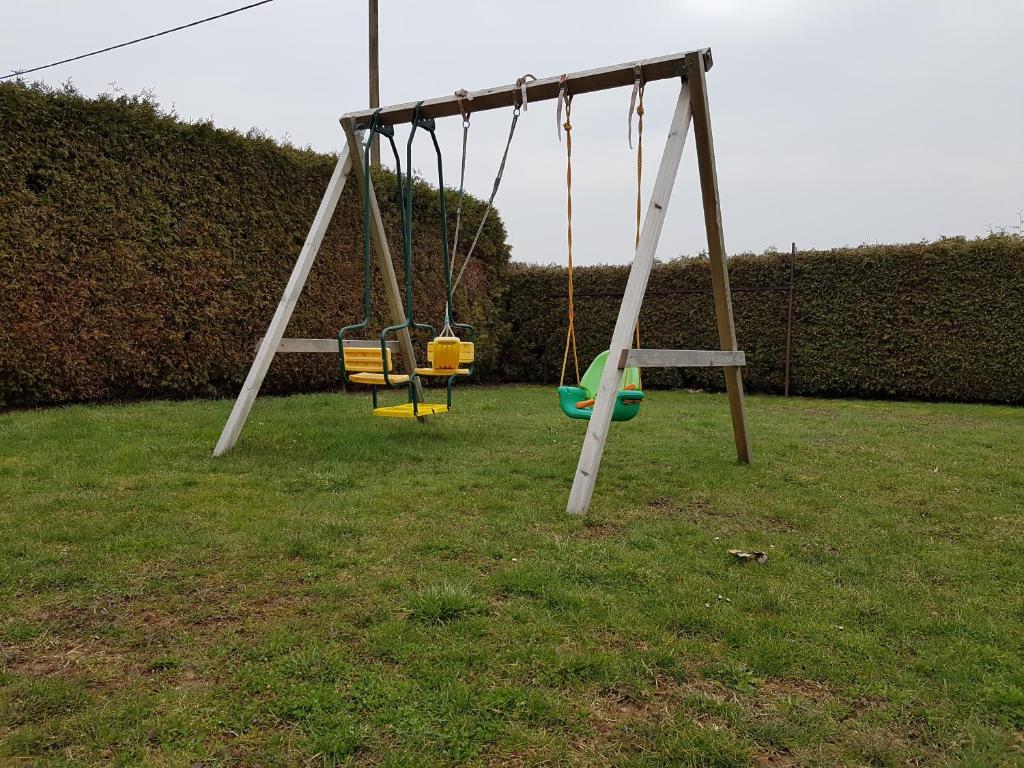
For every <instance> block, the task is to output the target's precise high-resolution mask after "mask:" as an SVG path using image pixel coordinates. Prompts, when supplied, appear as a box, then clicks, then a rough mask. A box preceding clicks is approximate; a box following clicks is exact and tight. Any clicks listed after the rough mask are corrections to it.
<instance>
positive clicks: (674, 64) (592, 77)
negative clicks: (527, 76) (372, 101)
mask: <svg viewBox="0 0 1024 768" xmlns="http://www.w3.org/2000/svg"><path fill="white" fill-rule="evenodd" d="M691 53H697V54H701V55H703V56H704V68H705V69H711V49H710V48H701V49H699V50H697V51H691ZM686 56H687V54H686V53H675V54H672V55H670V56H659V57H658V58H655V59H642V60H640V61H631V62H629V63H627V64H619V65H617V66H614V67H602V68H601V69H589V70H586V71H585V72H573V73H571V74H567V75H566V82H567V83H568V89H569V93H570V94H572V95H576V94H580V93H590V92H592V91H604V90H607V89H609V88H619V87H622V86H625V85H632V84H633V81H634V77H635V76H634V68H635V67H636V65H638V64H639V65H640V68H641V71H642V73H643V78H644V82H647V83H650V82H652V81H654V80H668V79H670V78H673V77H684V76H685V74H686V64H685V57H686ZM560 81H561V76H555V77H547V78H544V79H541V80H533V81H531V82H529V83H527V85H526V101H527V104H530V103H532V102H535V101H547V100H550V99H555V98H558V87H559V83H560ZM520 93H521V89H520V88H518V87H517V86H515V85H502V86H498V87H497V88H487V89H485V90H482V91H472V92H470V96H472V99H469V98H466V99H465V100H464V102H463V103H464V104H465V105H466V107H467V108H468V109H469V110H470V111H471V112H484V111H486V110H489V109H501V108H502V107H511V106H513V105H514V104H515V103H516V99H518V98H519V94H520ZM415 108H416V103H415V102H410V103H408V104H397V105H394V106H390V107H384V108H383V109H381V112H380V117H381V122H382V123H384V124H385V125H399V124H401V123H409V122H412V114H413V110H414V109H415ZM375 111H376V110H373V109H363V110H359V111H358V112H348V113H347V114H345V115H342V117H341V119H342V120H343V121H347V122H350V123H351V124H352V125H353V127H354V128H355V129H356V130H359V129H365V128H366V127H368V126H369V122H370V119H371V118H372V117H373V113H374V112H375ZM422 114H423V116H424V117H451V116H453V115H458V114H461V113H460V111H459V99H458V97H456V96H454V95H452V96H439V97H438V98H435V99H427V100H426V101H424V102H423V107H422Z"/></svg>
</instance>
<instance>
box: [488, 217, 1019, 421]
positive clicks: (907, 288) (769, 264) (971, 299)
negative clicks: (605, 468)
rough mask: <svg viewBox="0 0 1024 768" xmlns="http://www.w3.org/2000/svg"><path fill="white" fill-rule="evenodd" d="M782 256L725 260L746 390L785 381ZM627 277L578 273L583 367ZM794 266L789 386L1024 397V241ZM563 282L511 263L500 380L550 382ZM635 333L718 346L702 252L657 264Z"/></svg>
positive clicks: (675, 376) (652, 375) (803, 259)
mask: <svg viewBox="0 0 1024 768" xmlns="http://www.w3.org/2000/svg"><path fill="white" fill-rule="evenodd" d="M789 259H790V257H789V255H788V254H778V253H767V254H764V255H761V256H753V255H743V256H736V257H734V258H732V259H730V261H729V276H730V283H731V286H732V297H733V308H734V316H735V323H736V333H737V339H738V343H739V346H740V348H741V349H743V350H745V351H746V353H747V361H748V364H747V368H746V370H745V374H744V379H745V381H746V383H747V386H748V388H749V389H750V390H752V391H762V392H781V391H782V388H783V370H784V368H783V366H784V359H785V343H786V318H787V310H788V291H787V286H788V284H789ZM627 272H628V270H627V268H625V267H589V268H582V269H578V270H577V272H576V275H577V277H576V295H577V300H576V305H577V334H578V341H579V343H580V357H581V366H585V365H586V364H587V363H588V362H589V361H590V360H591V359H592V358H593V357H594V355H596V354H597V353H598V352H599V351H600V350H601V349H602V348H603V345H606V344H607V341H608V339H609V338H611V332H612V328H613V326H614V324H615V318H616V315H617V313H618V306H619V299H620V297H621V294H622V290H623V288H624V286H625V282H626V276H627ZM794 275H795V279H794V284H795V311H794V318H793V347H792V371H791V384H790V391H791V392H792V393H794V394H801V395H831V396H856V397H886V398H913V399H925V400H961V401H983V402H1001V403H1024V374H1022V371H1024V332H1022V331H1024V238H1021V237H1019V236H1015V235H992V236H989V237H985V238H981V239H976V240H967V239H964V238H949V239H943V240H939V241H937V242H933V243H920V244H912V245H872V246H862V247H859V248H841V249H835V250H830V251H809V252H803V253H800V254H799V255H798V256H797V258H796V262H795V272H794ZM565 290H566V288H565V271H564V270H563V269H560V268H555V267H519V268H517V269H514V270H513V271H512V272H511V274H510V277H509V281H508V285H507V287H506V290H505V296H504V302H503V307H504V309H503V313H504V324H505V325H506V326H507V330H506V333H507V336H506V338H507V339H509V340H510V343H506V344H505V345H503V347H502V357H501V361H500V365H499V367H500V369H501V370H502V371H503V373H504V375H505V376H506V377H508V378H509V379H512V380H516V381H535V382H545V383H549V384H550V383H557V381H558V376H559V370H560V367H561V361H562V351H563V348H564V343H565V328H566V326H565V323H566V318H565V311H566V294H565ZM641 335H642V344H643V346H645V347H651V348H677V349H715V348H717V347H718V336H717V328H716V325H715V315H714V304H713V301H712V296H711V281H710V273H709V270H708V263H707V261H706V259H690V260H680V261H675V262H671V263H668V264H660V265H658V266H656V267H655V269H654V272H653V274H652V276H651V281H650V284H649V287H648V298H647V300H646V302H645V304H644V307H643V311H642V313H641ZM511 340H514V341H511ZM570 365H571V363H570ZM644 376H645V385H646V386H654V387H659V386H660V387H700V388H720V387H721V386H723V380H722V376H721V372H719V371H715V370H710V369H669V370H654V369H651V370H648V371H646V372H645V374H644ZM567 378H574V374H573V373H572V372H571V368H570V372H569V374H568V375H567Z"/></svg>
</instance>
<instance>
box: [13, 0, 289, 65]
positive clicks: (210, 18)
mask: <svg viewBox="0 0 1024 768" xmlns="http://www.w3.org/2000/svg"><path fill="white" fill-rule="evenodd" d="M272 2H274V0H260V1H259V2H258V3H249V5H243V6H242V7H241V8H235V9H234V10H233V11H225V12H224V13H218V14H217V15H216V16H208V17H207V18H205V19H199V20H198V21H193V22H190V23H188V24H182V25H181V26H180V27H174V28H173V29H165V30H164V31H163V32H157V33H156V34H153V35H146V36H145V37H137V38H135V39H134V40H129V41H128V42H127V43H118V44H117V45H111V46H108V47H106V48H100V49H99V50H98V51H90V52H89V53H83V54H82V55H80V56H72V57H71V58H70V59H62V60H60V61H55V62H53V63H52V64H43V65H42V66H41V67H32V68H31V69H21V70H17V71H15V72H11V74H9V75H3V76H0V80H9V79H11V78H12V77H21V76H22V75H27V74H29V73H31V72H38V71H39V70H41V69H49V68H50V67H59V66H60V65H61V64H68V63H70V62H72V61H78V60H79V59H87V58H89V57H90V56H98V55H99V54H101V53H107V52H108V51H116V50H117V49H118V48H126V47H128V46H129V45H135V44H136V43H142V42H145V41H146V40H152V39H153V38H154V37H163V36H164V35H169V34H171V33H172V32H180V31H181V30H183V29H188V28H189V27H197V26H199V25H200V24H205V23H206V22H208V21H216V20H217V19H223V18H224V17H225V16H231V15H232V14H235V13H241V12H242V11H248V10H249V9H250V8H255V7H256V6H258V5H266V4H267V3H272Z"/></svg>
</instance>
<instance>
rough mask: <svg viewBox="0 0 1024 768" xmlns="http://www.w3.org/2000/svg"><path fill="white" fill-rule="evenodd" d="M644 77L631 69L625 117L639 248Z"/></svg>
mask: <svg viewBox="0 0 1024 768" xmlns="http://www.w3.org/2000/svg"><path fill="white" fill-rule="evenodd" d="M644 85H645V83H644V75H643V70H642V68H641V67H640V65H639V64H637V65H636V66H635V67H634V68H633V94H632V95H631V96H630V97H629V116H628V117H627V120H626V122H627V124H628V126H629V129H628V136H629V148H630V149H632V148H633V112H634V111H635V112H636V239H635V241H634V244H633V247H634V249H635V248H639V247H640V220H641V213H642V211H643V207H642V195H641V184H642V182H643V176H644ZM634 331H635V332H634V343H633V346H635V347H636V348H638V349H639V347H640V318H639V317H638V318H637V321H636V327H635V329H634ZM637 374H638V380H637V383H638V385H640V388H641V389H643V386H642V384H641V383H640V380H639V374H640V371H639V370H637Z"/></svg>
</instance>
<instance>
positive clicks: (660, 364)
mask: <svg viewBox="0 0 1024 768" xmlns="http://www.w3.org/2000/svg"><path fill="white" fill-rule="evenodd" d="M623 357H624V358H625V359H624V364H623V365H620V366H619V367H620V368H723V367H725V366H735V365H746V364H747V356H746V354H745V353H744V352H739V351H736V352H722V351H720V350H709V349H629V350H625V351H624V353H623Z"/></svg>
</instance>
